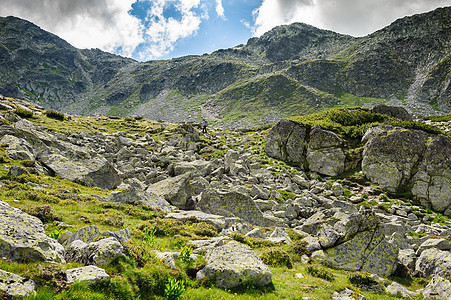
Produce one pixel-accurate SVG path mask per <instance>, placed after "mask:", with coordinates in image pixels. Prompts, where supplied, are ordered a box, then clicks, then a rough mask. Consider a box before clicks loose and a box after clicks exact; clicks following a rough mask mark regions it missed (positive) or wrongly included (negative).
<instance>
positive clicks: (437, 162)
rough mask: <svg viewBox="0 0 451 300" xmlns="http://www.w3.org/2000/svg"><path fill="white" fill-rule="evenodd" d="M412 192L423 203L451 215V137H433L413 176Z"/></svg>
mask: <svg viewBox="0 0 451 300" xmlns="http://www.w3.org/2000/svg"><path fill="white" fill-rule="evenodd" d="M412 194H413V196H414V197H415V198H417V199H418V200H420V202H421V204H422V205H424V206H427V207H429V208H432V209H434V210H436V211H439V212H444V213H445V214H446V215H448V216H451V139H450V138H449V137H447V136H444V135H437V136H435V137H431V138H430V139H429V140H428V142H427V145H426V150H425V152H424V157H423V160H422V161H421V163H420V164H419V166H418V172H417V173H416V174H415V176H414V178H413V187H412Z"/></svg>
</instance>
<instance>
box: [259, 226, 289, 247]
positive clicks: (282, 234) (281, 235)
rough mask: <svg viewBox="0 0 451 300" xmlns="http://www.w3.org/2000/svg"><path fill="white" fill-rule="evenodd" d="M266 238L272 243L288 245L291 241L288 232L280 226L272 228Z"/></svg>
mask: <svg viewBox="0 0 451 300" xmlns="http://www.w3.org/2000/svg"><path fill="white" fill-rule="evenodd" d="M266 239H267V240H268V241H271V242H274V243H285V244H289V245H290V244H292V243H293V242H292V241H291V238H290V236H289V235H288V233H287V232H286V231H285V229H283V228H281V227H276V228H274V231H273V232H271V234H270V235H269V237H268V238H266Z"/></svg>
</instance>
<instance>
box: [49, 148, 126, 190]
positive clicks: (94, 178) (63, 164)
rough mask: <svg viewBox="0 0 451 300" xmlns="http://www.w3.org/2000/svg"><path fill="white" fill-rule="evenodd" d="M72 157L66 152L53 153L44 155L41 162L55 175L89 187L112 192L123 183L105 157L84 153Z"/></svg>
mask: <svg viewBox="0 0 451 300" xmlns="http://www.w3.org/2000/svg"><path fill="white" fill-rule="evenodd" d="M79 155H80V156H79ZM71 156H72V154H70V155H69V154H68V153H64V152H61V153H53V154H49V155H43V156H42V157H41V161H42V162H43V163H44V164H45V165H46V166H47V167H48V168H50V169H51V170H53V171H54V172H55V175H57V176H61V177H63V178H65V179H67V180H70V181H80V182H83V183H84V184H85V185H87V186H98V187H101V188H104V189H110V190H111V189H115V188H116V187H117V186H118V185H119V184H120V183H121V179H120V176H119V173H118V171H117V170H116V169H115V168H114V167H113V166H112V165H111V164H110V163H109V162H108V161H107V160H106V159H105V158H104V157H102V156H100V155H90V154H89V153H83V152H81V153H78V154H77V156H72V157H71Z"/></svg>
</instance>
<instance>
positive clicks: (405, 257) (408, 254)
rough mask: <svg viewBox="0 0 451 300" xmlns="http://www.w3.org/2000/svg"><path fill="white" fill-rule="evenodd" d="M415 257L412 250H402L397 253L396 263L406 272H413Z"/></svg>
mask: <svg viewBox="0 0 451 300" xmlns="http://www.w3.org/2000/svg"><path fill="white" fill-rule="evenodd" d="M416 260H417V256H416V254H415V251H414V250H413V249H402V250H399V253H398V261H399V263H400V264H401V265H403V266H405V267H406V268H407V269H408V270H411V271H414V270H415V262H416Z"/></svg>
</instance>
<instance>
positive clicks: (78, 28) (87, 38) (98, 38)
mask: <svg viewBox="0 0 451 300" xmlns="http://www.w3.org/2000/svg"><path fill="white" fill-rule="evenodd" d="M1 1H2V4H1V6H0V15H1V16H8V15H13V16H17V17H20V18H24V19H26V20H29V21H31V22H33V23H35V24H37V25H38V26H41V27H42V28H43V29H44V30H48V31H50V32H52V33H54V34H56V35H58V36H59V37H61V38H63V39H65V40H66V41H68V42H69V43H71V44H72V45H73V46H75V47H77V48H100V49H102V50H104V51H108V52H114V53H117V54H120V55H124V56H128V57H131V56H134V57H139V58H140V59H142V60H148V59H155V58H159V57H162V56H164V55H166V54H168V53H169V52H170V51H171V50H173V49H174V45H175V43H176V42H177V41H178V40H180V39H183V38H186V37H189V36H192V35H195V34H196V33H197V30H198V29H199V26H200V24H201V22H202V20H203V19H208V10H207V7H206V5H205V4H202V3H201V0H1ZM202 1H207V0H202ZM209 1H211V0H209ZM136 2H140V4H143V5H147V6H148V12H147V13H148V15H147V18H146V19H145V20H140V19H138V18H137V17H136V16H133V15H131V14H130V11H131V10H132V4H134V3H136ZM216 4H217V7H216V10H217V11H218V9H219V12H221V10H220V8H218V6H219V5H220V4H221V1H220V0H216ZM221 7H222V4H221ZM168 9H171V10H172V11H176V13H175V14H174V16H173V17H167V16H165V12H166V11H167V10H168ZM218 14H219V13H218ZM222 14H223V11H222ZM138 47H139V49H140V50H139V51H140V52H139V53H137V49H138ZM142 49H144V50H142Z"/></svg>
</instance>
